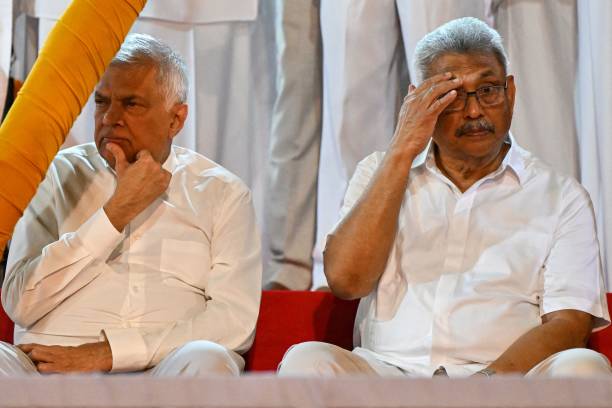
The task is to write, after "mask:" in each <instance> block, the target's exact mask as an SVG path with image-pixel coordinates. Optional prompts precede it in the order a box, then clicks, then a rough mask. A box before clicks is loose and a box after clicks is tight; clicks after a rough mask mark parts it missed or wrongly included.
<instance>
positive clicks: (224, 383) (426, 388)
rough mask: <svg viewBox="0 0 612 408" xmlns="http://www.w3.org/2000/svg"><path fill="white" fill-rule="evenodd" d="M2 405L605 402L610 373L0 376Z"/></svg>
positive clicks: (609, 402) (610, 395)
mask: <svg viewBox="0 0 612 408" xmlns="http://www.w3.org/2000/svg"><path fill="white" fill-rule="evenodd" d="M0 406H1V407H134V408H137V407H415V408H416V407H418V408H426V407H432V408H433V407H452V408H464V407H465V408H467V407H547V408H549V407H560V408H564V407H592V408H597V407H612V379H610V378H605V379H604V378H602V379H590V380H580V379H546V380H542V379H524V378H517V377H498V378H492V379H487V378H473V379H472V378H470V379H434V380H431V379H391V378H386V379H383V378H372V377H369V378H365V377H360V378H343V379H342V378H341V379H321V378H277V377H275V376H273V375H270V374H253V375H246V376H243V377H240V378H222V377H209V378H199V379H180V378H150V377H146V376H143V375H127V376H125V375H123V376H122V375H108V376H48V377H44V378H2V379H0Z"/></svg>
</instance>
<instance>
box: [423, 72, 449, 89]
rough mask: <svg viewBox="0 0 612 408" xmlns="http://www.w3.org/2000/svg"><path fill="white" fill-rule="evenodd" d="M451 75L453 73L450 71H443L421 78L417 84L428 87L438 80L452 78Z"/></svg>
mask: <svg viewBox="0 0 612 408" xmlns="http://www.w3.org/2000/svg"><path fill="white" fill-rule="evenodd" d="M453 76H454V75H453V73H452V72H443V73H441V74H436V75H434V76H431V77H429V78H427V79H425V80H423V82H421V83H420V84H419V86H418V88H429V87H431V86H432V85H434V84H436V83H438V82H442V81H448V80H449V79H451V78H453Z"/></svg>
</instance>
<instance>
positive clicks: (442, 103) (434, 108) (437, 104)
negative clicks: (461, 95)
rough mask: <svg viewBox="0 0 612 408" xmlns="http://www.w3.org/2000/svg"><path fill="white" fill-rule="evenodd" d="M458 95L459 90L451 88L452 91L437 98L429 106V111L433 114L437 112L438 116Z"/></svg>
mask: <svg viewBox="0 0 612 408" xmlns="http://www.w3.org/2000/svg"><path fill="white" fill-rule="evenodd" d="M456 97H457V91H455V90H454V89H453V90H451V91H450V92H447V93H446V94H445V95H444V96H442V97H441V98H438V99H436V100H435V101H434V102H433V103H432V104H431V106H430V107H429V109H428V110H429V111H430V112H431V113H433V114H435V115H436V116H438V115H439V114H440V113H442V111H443V110H444V109H446V107H447V106H448V105H450V103H451V102H452V101H454V100H455V98H456Z"/></svg>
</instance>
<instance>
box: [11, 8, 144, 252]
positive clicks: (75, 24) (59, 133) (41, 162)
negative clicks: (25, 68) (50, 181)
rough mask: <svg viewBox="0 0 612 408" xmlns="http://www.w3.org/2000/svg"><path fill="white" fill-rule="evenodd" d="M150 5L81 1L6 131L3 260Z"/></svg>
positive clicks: (50, 44) (61, 25) (54, 34)
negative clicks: (83, 112)
mask: <svg viewBox="0 0 612 408" xmlns="http://www.w3.org/2000/svg"><path fill="white" fill-rule="evenodd" d="M145 3H146V0H74V1H73V2H72V4H71V5H70V7H69V8H68V9H67V10H66V12H65V13H64V15H63V16H62V18H61V19H60V20H59V21H58V22H57V24H56V25H55V27H54V28H53V30H52V31H51V33H50V34H49V37H48V38H47V40H46V42H45V45H44V47H43V49H42V50H41V52H40V54H39V56H38V59H37V60H36V63H35V64H34V67H33V68H32V72H30V74H29V75H28V78H27V80H26V82H25V84H24V85H23V88H22V89H21V91H20V92H19V95H18V96H17V99H16V100H15V103H14V104H13V107H12V108H11V110H10V112H9V114H8V115H7V117H6V119H5V121H4V123H3V124H2V127H1V128H0V254H1V251H3V250H4V247H5V246H6V243H7V241H8V240H9V238H10V236H11V234H12V231H13V228H14V226H15V223H16V222H17V220H18V219H19V218H20V217H21V215H22V214H23V211H24V209H25V208H26V206H27V205H28V203H29V202H30V200H31V199H32V197H33V196H34V193H35V192H36V189H37V187H38V185H39V184H40V182H41V181H42V179H43V177H44V175H45V173H46V171H47V168H48V167H49V164H50V163H51V160H52V159H53V157H54V156H55V155H56V153H57V151H58V150H59V148H60V146H61V145H62V143H63V142H64V140H65V138H66V135H67V134H68V131H69V130H70V128H71V127H72V124H73V123H74V121H75V119H76V118H77V116H78V114H79V113H80V112H81V109H82V107H83V105H84V104H85V102H87V98H88V97H89V95H90V94H91V92H92V90H93V89H94V87H95V85H96V83H97V82H98V81H99V79H100V77H101V75H102V74H103V73H104V70H105V69H106V66H107V65H108V64H109V63H110V60H111V59H112V58H113V56H114V55H115V54H116V53H117V50H118V49H119V47H120V46H121V43H122V42H123V39H124V38H125V36H126V34H127V33H128V31H129V30H130V27H131V26H132V24H133V23H134V21H135V20H136V18H137V17H138V14H139V13H140V11H141V10H142V8H143V7H144V5H145Z"/></svg>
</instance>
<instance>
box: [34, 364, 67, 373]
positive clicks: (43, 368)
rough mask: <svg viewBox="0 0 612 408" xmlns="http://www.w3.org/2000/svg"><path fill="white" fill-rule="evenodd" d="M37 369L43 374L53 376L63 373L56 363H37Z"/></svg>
mask: <svg viewBox="0 0 612 408" xmlns="http://www.w3.org/2000/svg"><path fill="white" fill-rule="evenodd" d="M36 369H37V370H38V372H39V373H41V374H52V373H59V372H62V370H61V369H60V367H59V366H58V365H57V364H55V363H37V364H36Z"/></svg>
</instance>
